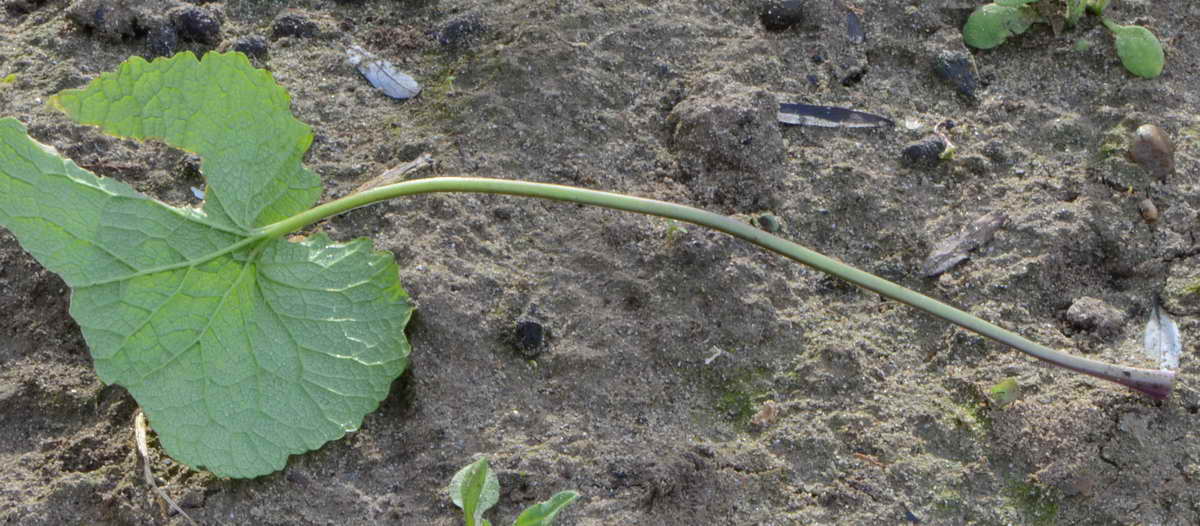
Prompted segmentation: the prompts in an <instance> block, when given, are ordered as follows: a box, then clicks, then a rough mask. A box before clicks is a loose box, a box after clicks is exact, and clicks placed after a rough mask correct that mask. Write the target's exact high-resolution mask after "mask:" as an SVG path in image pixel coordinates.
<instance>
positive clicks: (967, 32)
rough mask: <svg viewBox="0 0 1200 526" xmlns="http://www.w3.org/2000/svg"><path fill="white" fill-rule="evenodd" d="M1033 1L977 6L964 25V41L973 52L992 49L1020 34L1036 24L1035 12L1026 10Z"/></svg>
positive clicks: (1014, 1) (1024, 0)
mask: <svg viewBox="0 0 1200 526" xmlns="http://www.w3.org/2000/svg"><path fill="white" fill-rule="evenodd" d="M1032 1H1034V0H1007V1H1003V2H997V3H995V4H986V5H982V6H979V7H978V8H977V9H975V12H974V13H971V17H970V18H968V19H967V25H965V26H963V41H964V42H966V44H967V45H968V46H971V47H973V48H976V49H992V48H994V47H996V46H999V45H1000V44H1003V43H1004V41H1005V40H1007V39H1008V37H1010V36H1013V35H1019V34H1021V33H1024V32H1025V30H1027V29H1029V26H1031V25H1033V23H1034V22H1035V21H1037V13H1036V12H1034V11H1033V10H1032V9H1030V8H1028V7H1025V4H1028V3H1030V2H1032Z"/></svg>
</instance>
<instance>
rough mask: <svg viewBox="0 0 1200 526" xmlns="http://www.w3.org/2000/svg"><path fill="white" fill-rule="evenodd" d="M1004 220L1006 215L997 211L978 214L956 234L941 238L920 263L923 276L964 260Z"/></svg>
mask: <svg viewBox="0 0 1200 526" xmlns="http://www.w3.org/2000/svg"><path fill="white" fill-rule="evenodd" d="M1006 222H1008V216H1007V215H1005V214H1004V213H1003V212H999V211H996V212H989V213H987V214H984V215H982V216H980V217H979V218H978V219H976V220H975V221H974V222H973V223H971V224H970V225H968V226H967V227H966V228H964V229H963V230H962V231H961V232H959V233H958V234H955V235H954V236H952V237H949V238H946V239H944V240H942V242H940V243H938V244H937V246H935V247H933V252H931V253H930V254H929V257H928V258H926V259H925V263H924V264H922V265H921V272H922V273H923V274H924V275H925V277H927V278H933V277H937V276H938V275H940V274H941V273H943V272H946V271H947V270H950V269H952V268H954V266H955V265H957V264H959V263H962V262H963V261H966V260H967V258H969V257H970V256H969V255H968V253H969V252H971V251H972V250H975V249H977V248H979V247H981V246H983V245H985V244H987V243H988V242H989V241H991V240H992V235H994V234H995V233H996V230H999V229H1000V227H1002V226H1004V223H1006Z"/></svg>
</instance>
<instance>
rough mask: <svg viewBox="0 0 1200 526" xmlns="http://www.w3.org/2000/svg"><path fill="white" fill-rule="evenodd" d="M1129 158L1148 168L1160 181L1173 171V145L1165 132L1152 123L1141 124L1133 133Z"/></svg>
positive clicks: (1163, 180)
mask: <svg viewBox="0 0 1200 526" xmlns="http://www.w3.org/2000/svg"><path fill="white" fill-rule="evenodd" d="M1129 160H1131V161H1133V162H1135V163H1138V164H1140V165H1142V167H1143V168H1145V169H1147V170H1150V173H1151V174H1153V175H1154V177H1156V178H1158V180H1159V181H1161V182H1164V183H1165V182H1167V176H1169V175H1173V174H1174V173H1175V145H1174V144H1173V143H1172V142H1171V138H1170V137H1167V133H1166V132H1164V131H1163V130H1162V128H1159V127H1158V126H1155V125H1153V124H1143V125H1141V126H1139V127H1138V129H1137V131H1136V132H1134V134H1133V143H1132V144H1131V145H1130V146H1129Z"/></svg>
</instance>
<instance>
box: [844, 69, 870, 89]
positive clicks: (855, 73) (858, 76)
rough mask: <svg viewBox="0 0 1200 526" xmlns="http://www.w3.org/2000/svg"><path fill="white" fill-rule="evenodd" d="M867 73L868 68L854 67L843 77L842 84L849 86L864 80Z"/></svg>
mask: <svg viewBox="0 0 1200 526" xmlns="http://www.w3.org/2000/svg"><path fill="white" fill-rule="evenodd" d="M866 74H867V68H854V69H852V70H850V73H847V74H846V76H844V77H842V86H843V87H847V88H849V87H850V86H853V85H855V84H858V83H859V82H862V79H863V76H864V75H866Z"/></svg>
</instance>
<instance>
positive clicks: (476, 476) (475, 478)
mask: <svg viewBox="0 0 1200 526" xmlns="http://www.w3.org/2000/svg"><path fill="white" fill-rule="evenodd" d="M450 500H452V501H454V505H455V506H458V507H459V508H461V509H462V510H463V517H464V519H465V520H466V523H467V526H476V525H484V526H490V524H491V523H489V522H488V521H487V520H486V519H484V518H483V513H484V512H486V511H487V510H489V509H491V507H492V506H495V505H496V502H497V501H499V500H500V481H498V480H496V474H495V473H492V470H491V468H489V467H488V461H487V457H484V458H481V459H479V460H477V461H475V462H474V463H473V464H471V465H468V466H467V467H465V468H462V469H460V470H458V473H455V474H454V478H453V479H450Z"/></svg>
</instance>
